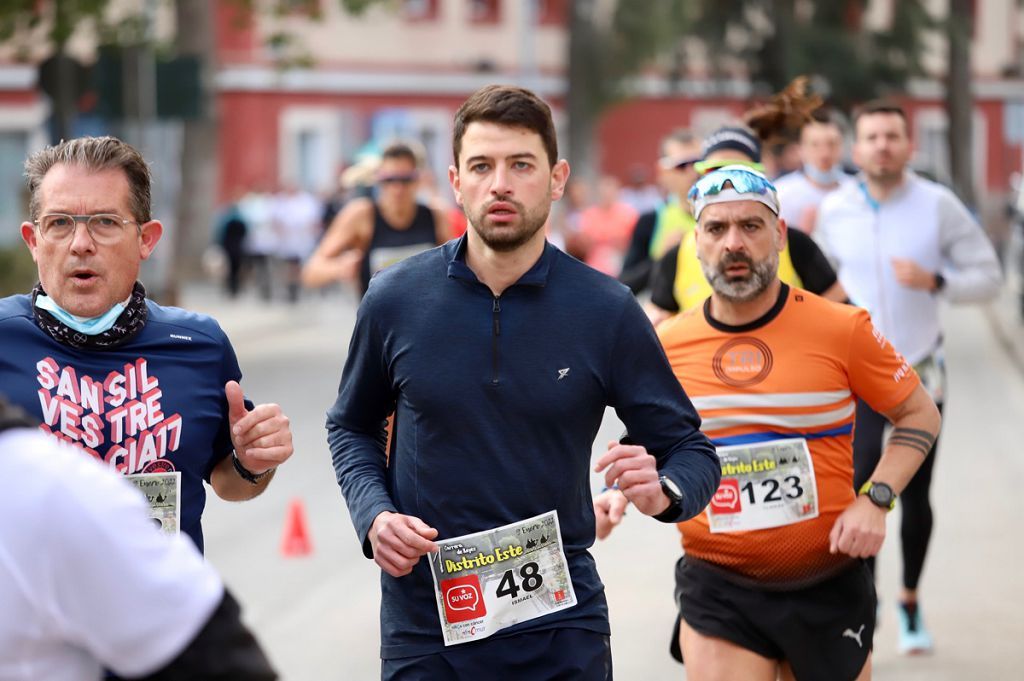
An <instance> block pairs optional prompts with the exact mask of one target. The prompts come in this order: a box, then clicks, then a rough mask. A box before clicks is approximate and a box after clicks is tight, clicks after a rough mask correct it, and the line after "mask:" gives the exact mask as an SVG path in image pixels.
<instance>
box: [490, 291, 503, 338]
mask: <svg viewBox="0 0 1024 681" xmlns="http://www.w3.org/2000/svg"><path fill="white" fill-rule="evenodd" d="M491 312H493V313H494V335H495V336H500V335H501V322H500V321H499V318H498V313H499V312H501V301H500V300H499V299H498V296H494V305H493V306H492V307H491Z"/></svg>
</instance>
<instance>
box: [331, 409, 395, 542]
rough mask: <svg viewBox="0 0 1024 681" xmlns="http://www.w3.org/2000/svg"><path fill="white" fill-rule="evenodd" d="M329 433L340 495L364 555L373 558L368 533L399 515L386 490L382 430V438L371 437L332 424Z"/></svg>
mask: <svg viewBox="0 0 1024 681" xmlns="http://www.w3.org/2000/svg"><path fill="white" fill-rule="evenodd" d="M327 431H328V432H327V442H328V445H329V447H330V450H331V460H332V462H333V464H334V472H335V475H336V477H337V480H338V485H339V486H340V487H341V494H342V496H343V497H344V498H345V503H346V505H347V506H348V510H349V516H350V517H351V518H352V524H353V525H354V526H355V530H356V535H357V536H358V537H359V541H360V543H361V544H362V546H363V554H364V555H365V556H366V557H367V558H372V557H373V553H372V551H371V550H370V542H369V532H370V527H371V526H372V525H373V521H374V519H375V518H376V517H377V516H378V515H380V514H381V513H382V512H384V511H391V512H394V513H397V512H398V508H397V507H396V506H395V503H394V502H393V501H392V500H391V495H390V494H389V493H388V488H387V481H386V469H387V467H386V457H385V452H384V439H385V436H384V435H383V429H382V431H381V433H382V434H381V435H370V434H365V433H358V432H355V431H352V430H349V429H346V428H343V427H341V426H339V425H337V424H335V423H332V422H330V421H329V422H328V426H327Z"/></svg>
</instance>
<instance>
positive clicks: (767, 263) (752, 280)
mask: <svg viewBox="0 0 1024 681" xmlns="http://www.w3.org/2000/svg"><path fill="white" fill-rule="evenodd" d="M735 262H744V263H747V265H748V266H749V267H750V274H748V275H747V276H746V277H744V278H742V279H732V280H730V279H729V278H728V276H727V275H726V274H725V271H724V270H725V267H726V266H728V265H731V264H733V263H735ZM700 267H701V270H703V271H704V278H705V279H707V280H708V283H709V284H711V289H712V290H713V291H714V292H715V293H717V294H718V295H719V296H721V297H722V298H725V299H726V300H727V301H729V302H730V303H748V302H750V301H751V300H754V299H755V298H757V297H758V296H759V295H761V294H762V293H764V292H765V291H766V290H767V289H768V286H770V285H771V283H772V282H773V281H774V280H775V277H776V276H777V274H778V272H779V253H778V251H772V254H771V255H770V256H768V257H767V258H765V259H764V260H762V261H761V262H759V263H755V262H753V261H752V260H750V259H749V258H747V257H732V258H729V257H726V258H723V259H722V260H721V261H720V262H719V263H718V264H717V265H706V264H704V263H703V262H701V264H700Z"/></svg>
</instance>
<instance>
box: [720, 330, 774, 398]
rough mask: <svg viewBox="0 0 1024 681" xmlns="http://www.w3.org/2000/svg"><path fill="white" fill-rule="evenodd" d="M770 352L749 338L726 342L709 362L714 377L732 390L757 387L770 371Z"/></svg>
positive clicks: (757, 340)
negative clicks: (732, 388)
mask: <svg viewBox="0 0 1024 681" xmlns="http://www.w3.org/2000/svg"><path fill="white" fill-rule="evenodd" d="M773 361H774V360H773V358H772V351H771V348H769V347H768V345H767V344H766V343H765V342H764V341H761V340H759V339H757V338H753V337H751V336H741V337H740V338H732V339H730V340H728V341H726V342H725V343H724V344H723V345H722V346H721V347H720V348H718V351H717V352H715V356H714V358H713V359H712V360H711V367H712V369H713V370H714V372H715V376H716V377H717V378H718V380H719V381H721V382H722V383H724V384H726V385H728V386H731V387H734V388H746V387H749V386H752V385H757V384H758V383H760V382H761V381H763V380H764V379H766V378H767V377H768V374H770V373H771V371H772V363H773Z"/></svg>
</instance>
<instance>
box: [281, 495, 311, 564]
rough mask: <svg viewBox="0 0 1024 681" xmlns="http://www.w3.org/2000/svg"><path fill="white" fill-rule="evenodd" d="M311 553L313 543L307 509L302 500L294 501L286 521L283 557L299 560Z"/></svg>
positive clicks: (289, 506) (289, 507)
mask: <svg viewBox="0 0 1024 681" xmlns="http://www.w3.org/2000/svg"><path fill="white" fill-rule="evenodd" d="M311 553H313V543H312V542H311V541H310V539H309V530H308V529H307V526H306V507H305V506H304V505H303V504H302V499H292V501H291V503H290V504H288V514H287V515H286V516H285V520H284V536H283V537H282V538H281V555H282V556H284V557H285V558H298V557H300V556H308V555H309V554H311Z"/></svg>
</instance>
